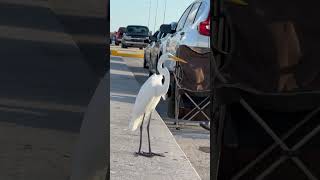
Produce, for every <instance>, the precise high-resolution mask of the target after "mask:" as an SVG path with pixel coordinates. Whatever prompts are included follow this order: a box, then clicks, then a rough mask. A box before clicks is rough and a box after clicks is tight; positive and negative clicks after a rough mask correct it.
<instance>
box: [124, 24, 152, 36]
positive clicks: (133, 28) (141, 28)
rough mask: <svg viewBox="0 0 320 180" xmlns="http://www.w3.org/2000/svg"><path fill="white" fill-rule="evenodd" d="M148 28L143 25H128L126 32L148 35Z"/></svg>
mask: <svg viewBox="0 0 320 180" xmlns="http://www.w3.org/2000/svg"><path fill="white" fill-rule="evenodd" d="M148 33H149V29H148V28H147V27H145V26H128V27H127V34H131V35H148Z"/></svg>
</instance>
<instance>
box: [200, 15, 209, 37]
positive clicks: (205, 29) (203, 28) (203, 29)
mask: <svg viewBox="0 0 320 180" xmlns="http://www.w3.org/2000/svg"><path fill="white" fill-rule="evenodd" d="M198 31H199V33H200V34H202V35H204V36H210V13H209V16H208V18H207V19H206V20H205V21H203V22H200V24H199V28H198Z"/></svg>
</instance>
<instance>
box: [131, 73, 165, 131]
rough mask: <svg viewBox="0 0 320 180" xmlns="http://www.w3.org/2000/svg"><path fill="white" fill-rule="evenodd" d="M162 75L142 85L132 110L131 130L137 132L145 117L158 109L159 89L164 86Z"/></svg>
mask: <svg viewBox="0 0 320 180" xmlns="http://www.w3.org/2000/svg"><path fill="white" fill-rule="evenodd" d="M162 79H163V77H162V75H157V74H153V75H152V76H150V77H149V78H148V80H147V81H146V82H145V83H144V84H143V85H142V87H141V89H140V91H139V93H138V95H137V98H136V101H135V105H134V107H133V110H132V115H131V120H130V125H129V128H130V129H131V130H132V131H135V130H136V129H137V128H138V127H139V126H140V125H141V122H142V120H143V115H144V114H145V116H146V117H148V116H149V115H150V114H151V112H152V111H153V110H154V109H155V108H156V106H157V104H158V103H159V101H160V99H161V96H162V94H161V92H159V90H158V89H159V88H161V86H162Z"/></svg>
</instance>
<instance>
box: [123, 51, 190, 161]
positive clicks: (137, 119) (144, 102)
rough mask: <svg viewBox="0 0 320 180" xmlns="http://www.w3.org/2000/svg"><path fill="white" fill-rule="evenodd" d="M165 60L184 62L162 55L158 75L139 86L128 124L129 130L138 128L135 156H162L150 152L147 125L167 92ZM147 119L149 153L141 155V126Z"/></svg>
mask: <svg viewBox="0 0 320 180" xmlns="http://www.w3.org/2000/svg"><path fill="white" fill-rule="evenodd" d="M166 60H174V61H181V62H185V61H184V60H182V59H179V58H178V57H175V56H173V55H171V54H169V53H167V54H163V55H162V56H161V57H160V59H159V61H158V64H157V69H158V71H159V74H153V75H152V76H150V77H149V78H148V79H147V81H146V82H145V83H144V84H143V85H142V86H141V88H140V90H139V93H138V95H137V98H136V101H135V104H134V107H133V110H132V114H131V119H130V123H129V129H131V130H132V131H134V130H136V129H137V128H138V127H139V126H140V145H139V151H138V152H137V154H139V155H144V156H148V157H152V156H155V155H158V156H162V155H159V154H156V153H152V152H151V145H150V136H149V125H150V119H151V113H152V112H153V111H154V110H155V108H156V106H157V105H158V103H159V101H160V99H161V97H165V95H166V94H167V92H168V90H169V84H170V72H169V70H168V69H167V68H166V67H163V63H164V62H165V61H166ZM145 117H149V118H148V126H147V133H148V140H149V141H148V142H149V153H141V152H140V150H141V143H142V126H143V124H142V123H143V122H144V118H145Z"/></svg>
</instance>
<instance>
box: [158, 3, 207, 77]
mask: <svg viewBox="0 0 320 180" xmlns="http://www.w3.org/2000/svg"><path fill="white" fill-rule="evenodd" d="M165 26H167V27H165ZM165 26H164V28H163V29H162V30H161V31H163V32H167V31H168V32H169V31H171V32H172V29H171V26H170V25H165ZM165 41H166V42H165V43H164V44H165V45H163V49H162V54H164V53H166V52H169V53H171V54H173V55H175V54H176V51H177V49H178V47H179V46H180V45H186V46H189V47H194V48H210V0H195V1H194V2H193V3H192V4H191V5H190V6H189V7H188V8H187V9H186V10H185V11H184V13H183V14H182V16H181V17H180V19H179V21H178V24H177V27H176V28H175V29H174V30H173V32H172V34H171V35H168V38H167V39H166V40H165ZM165 65H166V67H168V68H169V70H170V71H173V69H174V63H172V62H168V63H167V64H165Z"/></svg>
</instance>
